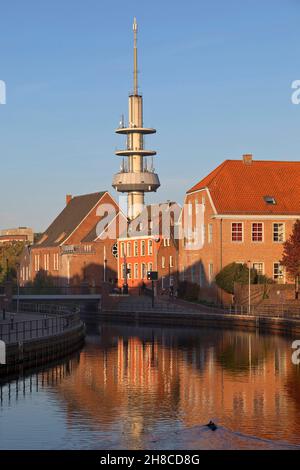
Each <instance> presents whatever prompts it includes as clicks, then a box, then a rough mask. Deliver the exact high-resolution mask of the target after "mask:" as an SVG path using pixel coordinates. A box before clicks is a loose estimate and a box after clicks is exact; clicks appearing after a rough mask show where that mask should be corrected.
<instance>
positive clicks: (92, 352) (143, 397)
mask: <svg viewBox="0 0 300 470" xmlns="http://www.w3.org/2000/svg"><path fill="white" fill-rule="evenodd" d="M96 333H99V334H96ZM290 343H291V341H290V340H289V339H285V338H282V337H278V336H271V335H266V336H262V335H258V334H255V333H247V332H238V331H222V330H219V329H209V328H203V329H201V328H199V329H193V330H192V329H179V328H178V329H177V328H158V327H153V328H152V327H144V326H124V325H120V326H118V325H115V324H114V325H109V324H106V325H102V326H101V327H99V332H97V331H92V332H91V334H89V336H88V338H87V343H86V346H85V348H84V349H83V351H82V352H81V354H80V360H79V358H78V357H77V358H76V357H75V358H73V359H71V360H68V361H65V362H64V363H62V364H60V365H59V366H55V367H53V368H51V369H50V370H48V371H46V372H39V373H37V374H36V375H35V376H30V377H29V378H27V379H26V380H24V381H22V380H21V379H20V380H19V381H18V382H17V383H14V384H11V385H5V386H3V387H2V388H1V397H0V398H1V410H0V447H1V448H22V447H23V448H109V449H113V448H130V449H138V448H149V447H150V448H160V447H169V448H172V447H173V446H176V447H180V441H182V442H184V443H185V445H184V447H187V446H189V445H190V446H195V447H199V448H203V447H209V441H208V439H209V438H210V436H211V434H207V433H205V435H204V434H203V428H200V427H199V426H203V424H205V423H206V422H208V421H209V420H210V419H213V420H215V421H217V423H218V424H219V425H220V426H221V428H220V429H222V430H223V432H222V433H221V431H220V433H218V431H217V432H216V434H215V435H214V442H213V446H216V447H217V446H221V447H222V446H223V447H226V446H233V447H234V446H236V447H242V446H243V444H242V443H241V436H240V434H237V433H242V434H245V435H252V436H257V437H258V438H260V439H270V440H273V441H286V442H289V443H292V444H299V445H300V416H299V410H300V396H299V387H300V370H299V367H297V366H295V365H293V364H292V362H291V347H290ZM22 387H23V388H22ZM28 393H29V396H30V398H28ZM21 397H22V400H20V398H21ZM13 400H14V403H13ZM24 416H26V417H27V421H26V420H25V422H24ZM30 416H33V418H31V419H30ZM32 420H33V421H32ZM3 426H4V427H5V429H6V432H4V431H2V429H4V427H3ZM19 426H21V430H23V431H24V433H21V432H18V431H19ZM193 426H198V428H193V429H196V431H195V432H196V434H197V433H198V435H197V436H196V437H197V438H196V440H195V435H193V437H191V438H187V436H189V435H188V434H186V432H187V431H186V430H187V429H191V428H192V427H193ZM16 428H17V429H18V430H17V432H16ZM225 431H226V432H225ZM229 435H230V436H231V437H230V440H231V443H227V442H224V439H228V436H229ZM225 436H226V437H225ZM216 439H219V441H220V440H221V441H222V440H223V442H219V443H218V442H216ZM201 440H202V441H201ZM262 443H263V444H262ZM211 445H212V444H211ZM251 446H252V447H261V446H262V447H264V446H266V447H267V443H266V444H264V441H258V440H256V441H255V440H254V441H253V440H252V441H251Z"/></svg>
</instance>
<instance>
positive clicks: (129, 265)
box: [127, 263, 132, 279]
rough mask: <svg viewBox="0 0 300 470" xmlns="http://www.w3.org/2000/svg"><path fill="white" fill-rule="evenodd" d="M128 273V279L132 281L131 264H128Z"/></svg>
mask: <svg viewBox="0 0 300 470" xmlns="http://www.w3.org/2000/svg"><path fill="white" fill-rule="evenodd" d="M127 273H128V279H131V278H132V273H131V263H128V264H127Z"/></svg>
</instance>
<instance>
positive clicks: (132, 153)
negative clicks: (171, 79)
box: [112, 18, 160, 219]
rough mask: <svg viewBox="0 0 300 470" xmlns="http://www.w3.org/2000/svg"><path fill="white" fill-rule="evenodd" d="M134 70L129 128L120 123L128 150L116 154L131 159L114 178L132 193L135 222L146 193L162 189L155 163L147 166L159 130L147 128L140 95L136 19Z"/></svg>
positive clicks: (117, 186)
mask: <svg viewBox="0 0 300 470" xmlns="http://www.w3.org/2000/svg"><path fill="white" fill-rule="evenodd" d="M133 33H134V68H133V93H132V94H130V96H129V123H128V126H126V125H125V123H124V119H123V117H122V120H121V122H120V127H119V128H118V129H117V130H116V133H117V134H124V135H127V149H125V150H118V151H116V152H115V153H116V155H118V156H121V157H127V161H126V162H123V164H122V165H121V170H120V172H119V173H117V174H116V175H114V177H113V183H112V185H113V187H114V188H115V189H116V190H117V191H119V192H122V193H127V194H128V208H127V211H128V217H129V219H134V218H135V217H136V216H138V215H139V214H140V213H141V211H142V209H143V206H144V193H145V192H153V191H156V190H157V189H158V188H159V186H160V182H159V178H158V175H157V174H156V173H155V172H154V168H153V164H151V166H150V168H149V167H148V166H147V157H148V156H149V157H153V156H154V155H156V152H154V151H153V150H145V148H144V136H145V134H154V133H155V132H156V130H155V129H152V128H146V127H143V97H142V95H139V93H138V68H137V22H136V19H135V18H134V23H133Z"/></svg>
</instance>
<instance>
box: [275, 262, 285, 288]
mask: <svg viewBox="0 0 300 470" xmlns="http://www.w3.org/2000/svg"><path fill="white" fill-rule="evenodd" d="M275 266H278V268H279V267H281V268H282V270H281V273H279V270H278V273H276V274H275ZM275 276H278V277H275ZM280 276H281V277H280ZM273 279H274V281H275V282H277V283H278V284H284V282H285V269H284V266H282V264H280V263H279V261H275V262H274V263H273Z"/></svg>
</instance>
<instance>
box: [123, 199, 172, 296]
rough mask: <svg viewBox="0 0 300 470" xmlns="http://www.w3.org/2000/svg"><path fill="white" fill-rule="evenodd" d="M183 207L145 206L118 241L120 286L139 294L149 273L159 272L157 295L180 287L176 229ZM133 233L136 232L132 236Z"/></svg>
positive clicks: (146, 282)
mask: <svg viewBox="0 0 300 470" xmlns="http://www.w3.org/2000/svg"><path fill="white" fill-rule="evenodd" d="M179 213H180V208H179V206H178V204H176V203H172V202H171V203H170V202H168V203H165V204H157V205H150V206H146V207H145V209H144V211H143V212H142V213H141V214H140V216H139V217H138V218H137V219H136V220H133V221H132V223H131V224H129V227H128V230H127V231H126V233H125V234H123V235H122V236H121V237H120V238H119V239H118V253H119V258H118V278H119V287H122V286H124V285H125V284H127V285H128V287H129V289H130V290H131V292H137V291H138V289H140V287H141V286H142V284H143V283H144V284H145V285H146V286H148V287H149V286H150V285H151V281H148V280H147V272H148V271H157V272H158V282H157V283H156V290H157V293H163V292H168V291H169V289H170V287H171V286H172V287H173V289H175V288H176V286H177V274H178V239H177V237H176V233H175V227H176V224H177V221H178V216H179ZM135 229H136V230H135ZM133 231H135V233H134V234H133Z"/></svg>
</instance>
